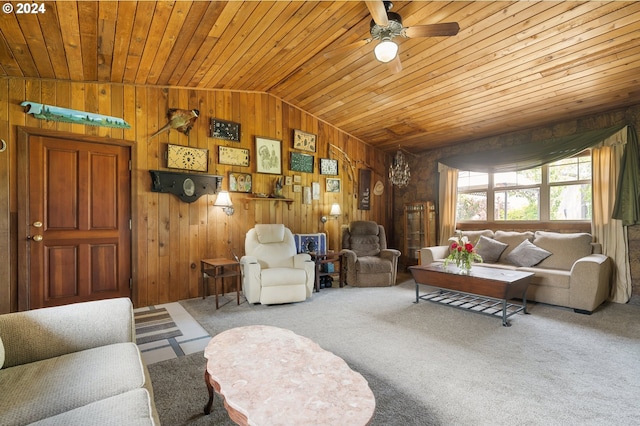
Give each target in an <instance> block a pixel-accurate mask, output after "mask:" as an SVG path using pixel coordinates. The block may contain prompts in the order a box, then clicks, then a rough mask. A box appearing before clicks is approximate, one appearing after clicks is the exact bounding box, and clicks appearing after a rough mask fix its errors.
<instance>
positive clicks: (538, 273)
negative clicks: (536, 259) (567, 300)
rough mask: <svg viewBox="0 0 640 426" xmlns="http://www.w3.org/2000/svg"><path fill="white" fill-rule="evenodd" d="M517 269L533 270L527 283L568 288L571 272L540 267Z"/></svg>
mask: <svg viewBox="0 0 640 426" xmlns="http://www.w3.org/2000/svg"><path fill="white" fill-rule="evenodd" d="M518 271H522V272H533V273H534V274H535V275H534V276H533V277H531V282H530V283H529V285H536V286H541V287H554V288H560V289H568V288H569V283H570V282H571V272H569V271H559V270H557V269H542V268H538V267H536V268H528V267H523V268H518Z"/></svg>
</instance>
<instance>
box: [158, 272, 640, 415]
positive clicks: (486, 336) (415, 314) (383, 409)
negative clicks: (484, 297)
mask: <svg viewBox="0 0 640 426" xmlns="http://www.w3.org/2000/svg"><path fill="white" fill-rule="evenodd" d="M414 301H415V284H414V282H413V280H412V279H410V278H407V276H404V275H403V276H402V281H401V284H400V285H398V286H395V287H377V288H354V287H344V288H329V289H324V290H321V292H320V293H315V294H314V295H313V296H312V298H311V299H309V300H307V301H305V302H302V303H295V304H288V305H274V306H263V305H250V304H247V303H246V302H245V303H243V304H241V305H240V306H237V305H236V304H235V303H231V304H228V305H226V306H224V307H223V308H221V309H219V310H217V311H216V310H215V300H214V299H213V298H211V297H210V298H207V299H204V300H203V299H191V300H187V301H183V302H181V305H182V306H183V307H184V308H185V310H186V311H188V312H189V314H190V315H191V316H193V318H195V319H196V320H197V321H198V323H199V324H200V325H201V326H202V327H203V328H204V329H205V330H206V331H207V332H208V333H209V335H212V336H213V335H215V334H217V333H219V332H221V331H223V330H226V329H229V328H232V327H237V326H242V325H250V324H265V325H272V326H277V327H283V328H288V329H290V330H292V331H294V332H295V333H297V334H300V335H303V336H306V337H308V338H310V339H312V340H314V341H315V342H317V343H318V344H319V345H320V346H321V347H323V348H324V349H326V350H329V351H331V352H333V353H335V354H336V355H338V356H340V357H341V358H343V359H344V360H345V361H346V362H347V364H349V366H350V367H351V368H352V369H353V370H355V371H358V372H359V373H361V374H362V375H363V376H364V377H365V379H367V381H368V382H369V386H370V387H371V389H372V391H373V393H374V395H375V397H376V412H375V414H374V418H373V421H372V424H373V425H507V424H509V425H511V424H524V425H605V424H607V425H608V424H619V425H638V424H640V417H639V416H638V410H637V401H638V395H640V307H639V306H636V305H629V304H627V305H620V304H610V303H606V304H605V305H603V306H602V307H601V308H600V309H598V310H597V311H596V312H595V313H594V314H593V315H591V316H587V315H580V314H576V313H574V312H573V311H572V310H569V309H564V308H559V307H554V306H549V305H544V304H535V303H531V304H530V305H529V312H530V313H531V315H524V314H517V315H514V316H512V317H511V318H510V323H511V327H502V325H501V321H500V319H498V318H495V317H489V316H483V315H478V314H474V313H472V312H467V311H462V310H459V309H453V308H451V307H448V306H442V305H439V304H435V303H430V302H423V301H421V302H420V303H418V304H416V303H413V302H414ZM205 364H206V360H205V359H204V357H203V356H202V352H200V353H194V354H192V355H187V356H184V357H180V358H176V359H171V360H167V361H162V362H158V363H155V364H153V365H150V366H149V371H150V374H151V378H152V382H153V386H154V392H155V401H156V406H157V408H158V413H159V415H160V420H161V421H162V423H163V424H170V425H183V424H184V425H211V424H216V425H231V424H233V423H232V422H231V421H230V420H229V418H228V416H227V414H226V411H225V409H224V406H223V405H222V401H221V398H220V397H219V396H216V398H215V399H214V406H213V412H212V413H211V414H210V415H209V416H204V415H203V414H202V408H203V406H204V404H205V402H206V400H207V390H206V387H205V384H204V379H203V372H204V368H205Z"/></svg>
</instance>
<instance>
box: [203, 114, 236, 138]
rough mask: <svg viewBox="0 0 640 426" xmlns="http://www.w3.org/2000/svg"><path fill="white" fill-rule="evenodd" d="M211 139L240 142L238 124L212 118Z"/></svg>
mask: <svg viewBox="0 0 640 426" xmlns="http://www.w3.org/2000/svg"><path fill="white" fill-rule="evenodd" d="M210 130H211V135H210V136H211V137H212V138H218V139H225V140H228V141H235V142H239V141H240V123H234V122H233V121H224V120H220V119H218V118H212V119H211V124H210Z"/></svg>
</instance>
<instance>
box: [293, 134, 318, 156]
mask: <svg viewBox="0 0 640 426" xmlns="http://www.w3.org/2000/svg"><path fill="white" fill-rule="evenodd" d="M293 147H294V148H295V149H300V150H302V151H310V152H316V135H314V134H313V133H305V132H303V131H302V130H294V131H293Z"/></svg>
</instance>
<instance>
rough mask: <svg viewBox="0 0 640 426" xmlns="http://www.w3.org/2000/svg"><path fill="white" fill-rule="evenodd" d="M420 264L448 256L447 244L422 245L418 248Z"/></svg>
mask: <svg viewBox="0 0 640 426" xmlns="http://www.w3.org/2000/svg"><path fill="white" fill-rule="evenodd" d="M418 252H419V253H420V255H419V259H420V264H421V265H429V264H430V263H433V262H435V261H438V260H443V259H444V258H446V257H447V256H449V246H433V247H424V248H421V249H420V250H418Z"/></svg>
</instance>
